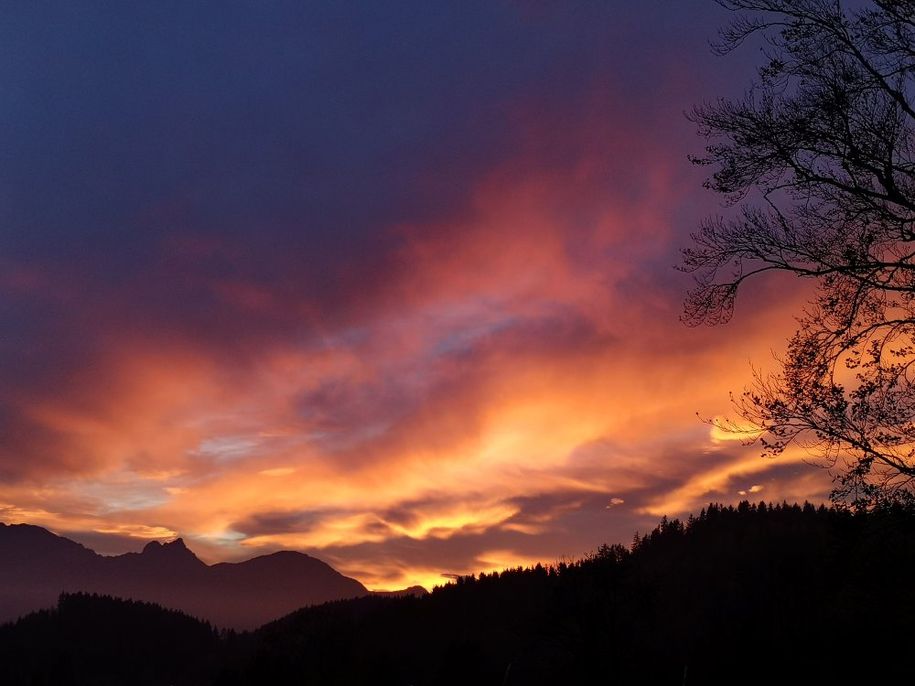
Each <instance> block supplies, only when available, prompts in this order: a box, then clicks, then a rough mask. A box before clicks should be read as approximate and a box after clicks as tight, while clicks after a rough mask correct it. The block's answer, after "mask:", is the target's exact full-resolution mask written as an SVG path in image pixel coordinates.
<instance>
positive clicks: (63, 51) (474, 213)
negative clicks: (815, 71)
mask: <svg viewBox="0 0 915 686" xmlns="http://www.w3.org/2000/svg"><path fill="white" fill-rule="evenodd" d="M79 5H80V7H78V8H77V4H75V3H68V2H61V3H43V2H22V3H15V4H12V5H7V7H6V9H5V14H4V19H3V21H2V22H0V55H2V58H0V103H2V104H0V157H2V162H0V216H2V223H0V520H2V521H5V522H28V523H32V524H39V525H42V526H46V527H48V528H50V529H52V530H53V531H55V532H57V533H60V534H63V535H66V536H69V537H71V538H74V539H75V540H78V541H80V542H82V543H85V544H86V545H88V546H90V547H92V548H94V549H96V550H98V551H99V552H104V553H118V552H123V551H127V550H138V549H140V548H142V546H143V545H144V544H145V543H146V542H148V541H149V540H151V539H159V540H165V539H169V538H172V537H174V536H177V535H181V536H183V537H184V538H185V540H186V542H187V544H188V546H189V547H190V548H191V549H192V550H194V551H196V552H197V553H198V555H199V556H200V557H201V558H202V559H204V560H206V561H208V562H214V561H217V560H237V559H243V558H247V557H251V556H253V555H257V554H261V553H264V552H270V551H273V550H276V549H278V548H292V549H296V550H301V551H304V552H307V553H309V554H313V555H315V556H317V557H319V558H321V559H323V560H326V561H327V562H329V563H330V564H332V565H334V566H335V567H336V568H337V569H339V570H340V571H342V572H344V573H346V574H349V575H351V576H355V577H356V578H358V579H359V580H361V581H363V582H364V583H365V584H366V585H367V586H368V587H369V588H376V589H380V588H397V587H402V586H406V585H409V584H414V583H420V584H424V585H426V586H427V587H431V586H432V585H433V584H435V583H442V581H443V579H442V576H441V575H442V574H443V573H469V572H474V571H480V570H489V569H494V568H499V569H501V568H502V567H505V566H511V565H518V564H526V563H529V562H535V561H540V560H542V561H545V562H549V561H554V560H557V559H559V558H561V557H563V556H580V555H582V554H584V553H587V552H588V551H590V550H593V549H595V548H596V547H597V546H598V545H600V544H601V543H603V542H628V541H630V540H631V538H632V534H633V532H634V531H635V530H637V529H639V530H641V531H645V530H646V529H648V528H649V527H651V526H653V525H654V524H655V523H656V522H657V519H658V518H659V517H660V516H661V515H662V514H668V515H672V516H677V515H683V514H685V513H688V512H690V511H697V510H698V509H699V508H700V507H701V506H702V505H703V504H706V503H708V502H709V501H718V502H736V501H738V500H740V499H742V498H743V497H749V498H752V499H754V500H761V499H766V500H778V501H781V500H782V499H787V500H789V501H794V500H804V499H805V498H806V499H810V500H817V501H818V500H822V499H823V498H824V497H825V494H826V493H827V492H828V490H829V487H830V482H829V475H828V474H827V473H826V472H825V471H823V470H821V469H816V468H813V467H811V466H808V465H806V464H804V458H805V455H804V454H803V453H799V452H792V453H790V454H787V455H785V456H783V457H782V458H779V459H778V460H776V461H771V460H766V459H763V458H761V457H759V449H758V448H757V447H744V446H742V445H741V443H740V442H739V441H735V440H733V437H732V436H727V435H722V434H721V433H719V432H716V431H713V430H712V429H711V428H710V427H709V426H708V425H707V424H704V423H702V422H701V421H700V419H699V418H697V412H698V413H699V415H700V416H702V417H707V418H708V417H715V416H720V415H723V414H726V413H727V412H728V411H729V407H730V406H729V400H728V393H729V392H730V391H734V392H739V391H741V390H742V388H743V387H744V386H745V385H746V383H747V382H748V381H749V380H750V377H751V372H752V370H751V363H752V364H753V365H755V366H757V367H761V368H765V367H767V366H768V365H770V364H771V362H772V354H773V352H774V353H778V352H779V351H780V350H782V349H783V347H784V342H785V339H786V337H787V336H788V335H789V334H790V333H791V331H792V330H793V327H794V323H795V322H794V318H793V317H794V315H795V314H797V313H798V310H799V305H800V303H802V302H803V300H804V299H805V292H804V291H803V290H802V289H800V288H799V283H798V282H796V281H792V280H775V281H766V282H760V283H757V284H755V285H754V287H753V289H751V290H748V291H746V292H745V293H743V294H742V296H741V299H740V300H739V301H738V307H737V314H736V317H735V319H734V320H733V321H732V322H731V323H730V324H728V325H726V326H723V327H717V328H688V327H686V326H684V325H683V324H682V323H681V322H680V321H679V315H680V310H681V303H682V300H683V297H684V294H685V292H686V290H687V289H688V288H689V285H690V278H689V277H688V276H687V275H684V274H681V273H679V272H677V271H676V270H674V269H673V266H674V265H675V264H676V263H677V262H678V259H679V258H678V251H679V249H680V248H682V247H684V246H686V245H687V244H688V242H689V233H690V232H691V231H692V230H694V229H695V228H696V226H697V224H698V222H699V221H700V220H701V219H702V218H704V217H706V216H709V215H713V214H716V213H727V212H729V211H731V210H730V209H729V208H727V207H725V206H723V205H722V203H721V199H720V198H718V197H715V196H714V195H713V194H712V193H710V192H708V191H705V190H703V188H702V181H703V179H704V175H705V173H706V172H707V171H708V170H703V169H699V168H695V167H693V166H692V165H691V164H690V163H689V161H688V160H687V155H688V154H689V153H700V152H701V151H702V149H703V146H704V141H703V139H701V138H699V137H698V136H697V135H696V131H695V127H694V125H693V124H691V123H690V122H689V121H687V119H686V118H685V116H684V112H685V111H687V110H689V109H690V108H691V107H692V105H694V104H696V103H699V102H701V101H703V100H709V99H713V98H715V97H718V96H728V95H730V96H735V95H740V94H741V93H742V92H743V91H744V89H745V88H746V87H747V86H748V84H749V81H750V79H751V78H752V75H753V65H754V64H756V63H757V62H758V60H759V52H758V50H757V49H755V48H754V47H752V46H750V47H748V48H747V49H745V50H744V51H742V52H740V53H738V54H736V55H734V56H731V57H729V58H718V57H715V56H713V55H712V54H711V53H710V51H709V46H708V42H709V40H710V39H713V38H714V37H715V33H716V30H717V28H718V27H719V26H720V25H721V24H723V23H724V22H726V21H727V19H728V14H727V13H726V12H725V11H724V10H722V9H721V8H719V7H717V6H716V5H715V4H714V3H713V2H711V1H710V0H709V1H707V0H687V1H684V2H665V1H662V0H649V1H647V2H623V1H622V0H616V1H608V2H593V1H590V0H585V1H583V2H572V1H569V0H563V1H562V2H559V1H557V2H551V1H546V0H529V1H525V0H518V1H517V2H508V1H505V2H502V1H486V2H469V1H462V2H454V3H439V2H428V0H417V1H416V2H362V3H344V2H327V3H305V2H288V3H282V2H276V3H260V2H251V3H235V2H233V3H225V4H224V5H222V6H220V9H219V11H214V8H213V6H212V5H210V6H207V7H204V6H202V5H198V4H196V3H186V2H175V3H169V2H149V3H120V2H117V3H98V4H96V5H95V6H94V8H92V7H90V6H89V5H86V4H83V3H79Z"/></svg>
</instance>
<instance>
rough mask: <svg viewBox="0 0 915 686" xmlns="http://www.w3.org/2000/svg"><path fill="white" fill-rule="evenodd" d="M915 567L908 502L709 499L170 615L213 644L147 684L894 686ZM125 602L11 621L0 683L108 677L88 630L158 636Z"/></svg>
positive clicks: (145, 638) (0, 658) (914, 599)
mask: <svg viewBox="0 0 915 686" xmlns="http://www.w3.org/2000/svg"><path fill="white" fill-rule="evenodd" d="M913 564H915V513H913V512H912V511H911V510H905V509H902V508H896V509H885V510H882V511H879V512H873V513H869V514H851V513H847V512H841V511H836V510H834V509H826V508H822V507H821V508H814V507H813V506H810V505H805V506H803V507H800V506H796V505H795V506H788V505H780V506H774V507H773V506H769V505H764V504H760V505H758V506H757V505H751V504H748V503H743V504H741V505H740V506H739V507H737V508H724V507H719V506H711V507H709V508H707V509H706V510H703V511H702V512H701V513H700V514H699V515H698V516H696V517H695V518H690V519H689V520H688V521H687V522H686V523H681V522H679V521H676V520H674V521H667V520H663V521H662V522H661V524H660V525H659V526H658V527H657V528H656V529H655V530H653V531H652V532H650V533H649V534H647V535H645V536H640V537H637V538H636V540H635V542H634V543H633V545H632V547H631V548H627V547H623V546H620V545H614V546H602V547H601V548H600V549H598V551H597V552H595V553H594V554H593V555H591V556H588V557H587V558H585V559H582V560H580V561H577V562H574V563H571V564H566V563H560V564H557V565H554V566H548V567H543V566H537V567H535V568H532V569H515V570H508V571H505V572H503V573H499V574H491V575H480V576H478V577H468V578H463V579H460V580H459V581H458V582H457V583H455V584H449V585H448V586H445V587H443V588H438V589H436V590H435V591H434V592H433V593H431V594H429V595H427V596H422V597H413V596H407V597H377V596H375V597H364V598H358V599H354V600H348V601H337V602H332V603H327V604H324V605H320V606H316V607H310V608H305V609H302V610H299V611H297V612H295V613H293V614H291V615H289V616H287V617H284V618H282V619H281V620H278V621H275V622H273V623H271V624H268V625H266V626H264V627H262V628H261V629H259V630H258V631H256V632H254V633H251V634H241V635H235V634H224V635H222V636H221V637H219V638H218V639H217V638H216V637H215V634H213V633H212V630H211V629H209V628H208V627H206V626H205V625H199V624H197V623H194V624H189V625H187V626H185V627H184V628H182V629H180V630H177V629H169V631H170V632H171V636H170V637H169V638H167V639H165V640H175V637H176V636H179V635H181V633H182V632H185V631H186V632H187V633H188V634H189V635H190V636H191V637H197V638H196V639H193V640H197V641H198V643H197V644H196V645H198V646H199V652H198V653H197V654H196V655H195V656H193V659H191V658H187V657H183V658H180V660H178V658H175V659H176V660H178V661H181V660H184V662H183V663H182V664H186V669H184V670H183V671H181V673H180V675H179V676H180V677H181V678H180V679H178V678H175V674H171V675H169V678H170V679H171V681H169V680H168V679H167V678H166V677H165V676H163V677H162V678H161V679H160V680H159V681H156V680H155V678H154V677H155V675H153V677H150V678H151V679H152V680H151V681H148V682H143V683H151V684H152V683H156V684H158V683H162V684H164V683H185V684H190V683H199V684H218V685H220V686H232V685H240V684H250V683H270V684H303V683H305V684H310V683H314V684H363V683H364V684H369V683H371V684H392V685H393V684H414V685H415V686H420V685H423V684H429V685H432V684H496V685H498V684H564V683H570V684H571V683H601V684H605V683H611V684H612V683H620V684H684V683H685V684H732V683H740V684H747V683H760V684H763V683H766V684H769V683H799V682H802V681H807V682H809V683H836V684H842V683H883V682H887V681H889V680H890V677H891V675H893V674H895V672H896V671H897V670H898V669H899V668H900V667H904V666H905V664H906V661H907V659H908V658H907V655H908V652H909V649H910V647H911V645H912V641H913V640H915V627H913V624H912V617H915V589H913V587H912V584H911V576H912V570H913V569H915V567H913ZM111 602H113V601H110V600H99V599H93V598H85V597H80V603H82V605H81V607H83V609H84V614H83V619H82V620H79V619H76V620H74V619H72V618H71V619H70V620H67V616H68V615H72V611H73V610H72V599H68V598H64V599H62V603H61V607H60V609H59V610H58V611H56V612H51V613H42V614H40V615H33V616H31V617H29V618H26V619H24V620H22V621H20V622H19V623H18V624H16V625H10V626H7V627H5V628H3V629H0V682H2V683H9V684H17V683H23V684H25V683H52V682H53V683H62V682H60V681H56V682H55V681H54V679H50V678H49V677H48V674H49V670H50V669H51V668H52V666H53V665H56V664H70V665H76V666H77V667H78V668H79V669H83V670H84V671H83V672H80V673H79V674H78V675H77V676H83V677H86V675H89V674H90V673H91V674H96V675H97V673H98V670H97V669H96V670H95V671H94V672H93V671H92V669H90V668H89V666H87V665H86V661H85V660H83V653H82V652H81V650H82V648H81V647H80V646H81V645H82V643H85V644H87V645H91V646H93V648H92V650H93V651H94V652H93V657H92V660H93V661H94V662H95V663H98V664H103V665H109V664H115V665H116V664H121V663H120V662H119V660H122V658H121V657H120V656H121V655H123V654H125V651H126V652H127V653H131V651H134V652H136V651H138V650H141V648H137V647H136V646H134V647H131V646H130V645H128V646H127V647H126V648H125V647H124V642H125V641H126V642H128V643H129V641H130V640H132V639H131V637H135V640H136V643H137V644H140V645H141V646H146V645H148V644H149V642H150V641H151V640H154V639H153V638H150V631H152V629H151V628H150V624H149V623H147V622H144V623H143V626H139V625H137V626H136V631H133V630H132V629H131V628H130V621H132V620H130V621H127V623H126V625H124V628H123V630H121V631H120V632H119V635H121V636H122V637H123V638H122V640H121V642H120V643H110V642H108V641H107V640H106V638H105V637H106V636H109V635H110V634H109V633H106V632H107V631H109V629H108V628H107V627H109V626H110V622H109V621H108V620H106V619H105V617H106V616H108V615H106V614H105V612H109V614H110V603H111ZM93 603H102V605H103V608H104V612H103V613H101V614H99V613H94V612H91V611H90V610H91V608H92V605H93ZM106 603H107V604H106ZM129 619H130V618H128V620H129ZM80 621H83V622H85V624H86V626H85V630H86V632H87V635H88V636H89V637H92V636H93V635H95V632H99V633H98V634H97V635H98V639H99V640H95V641H92V640H90V638H84V639H81V640H82V643H79V642H77V644H76V645H71V644H70V643H69V641H70V634H68V633H67V632H66V631H65V630H64V629H65V627H66V626H70V627H72V626H73V625H74V622H75V623H77V624H78V623H79V622H80ZM119 621H120V620H119ZM125 621H126V620H125ZM68 622H69V623H68ZM99 623H101V624H102V628H99V627H98V626H97V625H98V624H99ZM36 625H41V626H44V627H45V629H44V630H43V633H40V634H36V632H35V629H34V627H35V626H36ZM201 626H203V627H204V629H205V631H203V630H201V629H200V627H201ZM206 632H209V633H206ZM152 633H153V635H155V631H152ZM204 634H206V636H204ZM30 636H33V637H36V638H35V639H34V640H31V639H30V638H29V637H30ZM207 637H210V638H207ZM192 642H193V641H192ZM10 646H15V648H14V649H12V650H11V649H10ZM4 649H5V650H6V651H7V652H6V653H4V652H3V651H4ZM143 649H145V648H143ZM131 654H133V653H131ZM163 655H169V656H170V655H172V652H171V650H170V649H169V648H168V647H167V646H165V645H163ZM178 655H179V657H180V655H182V653H180V652H179V653H178ZM162 659H163V660H164V659H166V658H162ZM168 659H172V658H168ZM3 665H5V666H3ZM23 665H30V666H31V667H29V669H31V670H32V672H31V673H28V674H27V673H26V672H28V669H24V668H23ZM4 669H5V670H7V671H6V672H5V673H4V672H3V671H2V670H4ZM125 669H127V668H126V667H125ZM16 670H19V671H16ZM147 671H148V670H147ZM123 674H124V678H125V679H126V680H127V681H130V682H131V683H140V682H139V681H135V680H131V679H130V678H129V674H130V672H129V671H125V672H124V673H123ZM144 674H145V672H144ZM11 675H12V676H11ZM12 677H15V678H12ZM32 677H36V678H35V680H34V681H32V680H30V679H31V678H32ZM144 678H146V677H145V676H144ZM17 679H19V680H18V681H17ZM68 683H99V684H103V683H116V680H115V681H104V680H99V679H95V680H93V679H92V678H88V677H86V678H84V679H83V680H82V681H80V680H79V679H75V680H73V681H71V682H68Z"/></svg>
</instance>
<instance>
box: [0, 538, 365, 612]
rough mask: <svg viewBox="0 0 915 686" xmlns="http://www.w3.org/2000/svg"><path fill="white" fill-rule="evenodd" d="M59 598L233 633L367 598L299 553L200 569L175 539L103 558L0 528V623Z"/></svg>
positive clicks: (70, 544)
mask: <svg viewBox="0 0 915 686" xmlns="http://www.w3.org/2000/svg"><path fill="white" fill-rule="evenodd" d="M62 592H92V593H103V594H108V595H112V596H117V597H121V598H131V599H134V600H144V601H149V602H154V603H158V604H160V605H163V606H165V607H168V608H172V609H177V610H183V611H184V612H187V613H189V614H191V615H194V616H196V617H200V618H203V619H206V620H209V621H211V622H213V623H215V624H217V625H218V626H222V627H234V628H254V627H257V626H259V625H261V624H263V623H264V622H267V621H270V620H273V619H276V618H277V617H281V616H283V615H285V614H287V613H289V612H291V611H292V610H295V609H297V608H300V607H302V606H304V605H312V604H316V603H323V602H326V601H328V600H338V599H340V598H354V597H357V596H362V595H367V594H368V591H367V590H366V588H365V587H364V586H363V585H362V584H361V583H359V582H358V581H356V580H355V579H351V578H349V577H346V576H343V575H342V574H340V573H339V572H337V571H336V570H335V569H333V568H332V567H330V566H329V565H327V564H325V563H324V562H322V561H321V560H318V559H316V558H314V557H311V556H309V555H304V554H302V553H296V552H291V551H283V552H278V553H274V554H272V555H263V556H260V557H255V558H253V559H251V560H246V561H245V562H239V563H220V564H215V565H207V564H205V563H204V562H202V561H201V560H200V559H199V558H198V557H197V556H196V555H194V553H192V552H191V551H190V550H188V548H187V547H186V546H185V545H184V541H182V540H181V539H180V538H179V539H177V540H175V541H172V542H171V543H166V544H164V545H163V544H160V543H158V542H155V541H154V542H151V543H149V544H148V545H147V546H146V547H145V548H144V549H143V552H141V553H127V554H125V555H117V556H114V557H105V556H103V555H98V554H97V553H95V552H93V551H92V550H89V549H88V548H85V547H83V546H81V545H80V544H78V543H75V542H74V541H71V540H69V539H67V538H63V537H61V536H56V535H55V534H53V533H51V532H50V531H48V530H47V529H43V528H41V527H38V526H30V525H27V524H15V525H6V524H0V622H2V621H9V620H11V619H15V618H17V617H19V616H20V615H23V614H26V613H28V612H31V611H33V610H37V609H40V608H48V607H51V606H53V605H54V603H56V602H57V597H58V595H60V593H62ZM228 599H231V602H227V600H228Z"/></svg>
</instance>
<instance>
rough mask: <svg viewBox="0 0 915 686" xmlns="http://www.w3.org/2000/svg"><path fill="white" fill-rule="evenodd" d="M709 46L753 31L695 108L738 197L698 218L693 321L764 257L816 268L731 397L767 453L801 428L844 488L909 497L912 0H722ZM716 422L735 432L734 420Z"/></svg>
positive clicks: (804, 269) (729, 193)
mask: <svg viewBox="0 0 915 686" xmlns="http://www.w3.org/2000/svg"><path fill="white" fill-rule="evenodd" d="M719 4H721V5H722V6H724V7H726V8H727V9H730V10H732V11H735V12H736V13H737V15H736V18H735V20H734V21H733V22H732V23H731V24H730V25H729V26H728V27H727V28H725V29H723V30H722V31H721V33H720V41H719V42H718V43H717V44H716V45H715V46H714V49H715V50H716V52H718V53H720V54H727V53H729V52H731V51H732V50H734V49H736V48H738V47H739V46H741V44H743V43H745V42H747V41H757V40H758V41H761V42H762V44H763V46H764V48H763V52H764V55H765V60H764V64H763V65H762V66H761V67H760V68H759V70H758V76H757V78H756V79H755V81H754V82H753V85H752V87H751V88H750V90H749V91H748V92H747V93H746V94H745V96H744V97H743V98H741V99H739V100H727V99H720V100H718V101H717V102H714V103H709V104H705V105H702V106H699V107H696V108H695V109H694V110H693V112H692V116H691V118H692V120H693V121H695V122H696V123H697V125H698V127H699V130H700V133H701V134H702V135H704V136H705V137H706V138H707V139H708V141H709V143H708V146H707V148H706V153H705V155H703V156H701V157H698V158H694V159H693V162H694V163H696V164H699V165H710V166H711V167H712V169H713V171H712V176H711V177H710V178H709V179H708V180H707V181H706V186H707V187H708V188H710V189H712V190H714V191H716V192H718V193H721V194H723V195H724V196H725V197H726V198H727V199H728V201H729V203H730V204H731V205H732V206H733V207H735V210H734V214H733V216H731V217H730V218H728V219H723V218H715V219H711V220H708V221H706V222H705V223H704V224H702V225H701V226H700V228H699V230H698V231H697V232H696V233H694V234H693V236H692V238H693V242H692V246H691V247H689V248H687V249H685V250H684V251H683V262H682V264H681V266H680V268H681V269H683V270H684V271H687V272H691V273H692V274H693V275H694V277H695V288H694V289H693V290H692V291H691V292H690V293H689V295H688V297H687V300H686V305H685V315H684V319H685V320H686V321H687V322H688V323H690V324H699V323H708V324H719V323H722V322H725V321H727V320H728V319H729V318H730V317H731V315H732V312H733V308H734V301H735V297H736V295H737V293H738V291H739V290H740V289H741V286H742V284H743V283H744V282H745V281H746V280H748V279H750V278H751V277H755V276H757V275H760V274H764V273H766V272H770V271H782V272H790V273H793V274H795V275H797V276H798V277H800V278H805V279H811V280H813V281H815V284H816V285H815V296H814V297H813V299H812V300H811V301H810V302H809V303H808V305H807V306H806V308H805V309H804V311H803V312H802V313H800V315H799V328H798V330H797V332H796V333H795V334H794V336H793V337H792V338H791V340H790V342H789V345H788V349H787V352H786V354H785V356H784V358H783V359H781V360H780V363H781V365H780V368H779V370H778V371H777V372H776V373H774V374H772V375H769V376H763V375H759V374H757V375H756V378H755V380H754V382H753V384H752V385H751V387H750V388H749V389H748V390H746V391H745V392H744V393H743V395H741V396H739V397H736V398H735V399H734V403H735V405H736V408H737V411H738V412H739V414H740V415H742V417H743V418H744V419H746V420H749V421H750V422H752V423H753V424H754V425H755V426H757V427H759V428H760V429H762V434H761V435H760V437H759V440H760V441H761V443H762V446H763V449H764V452H765V453H766V454H768V455H778V454H780V453H782V452H783V451H784V450H785V449H786V448H787V447H788V446H789V445H790V444H792V443H799V444H803V445H804V446H806V447H807V448H808V449H810V450H812V451H813V454H814V455H816V456H818V457H819V458H822V459H823V460H825V463H826V464H827V465H828V466H829V467H831V468H834V473H835V475H836V488H835V490H834V493H833V496H834V498H835V499H836V500H837V501H839V502H850V503H852V504H854V505H857V506H869V505H873V504H875V503H879V502H880V501H883V500H886V499H900V498H902V499H912V496H913V484H915V386H913V383H915V369H913V364H915V226H913V222H915V135H913V134H915V129H913V126H915V90H913V86H915V1H913V0H895V1H888V0H885V1H876V2H871V3H870V4H869V5H867V6H866V7H863V8H862V7H860V6H857V7H856V8H849V7H847V6H845V5H844V4H843V3H842V2H841V1H839V0H719ZM724 425H725V427H724V428H729V429H730V430H735V431H736V430H739V426H738V423H737V422H725V423H724Z"/></svg>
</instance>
